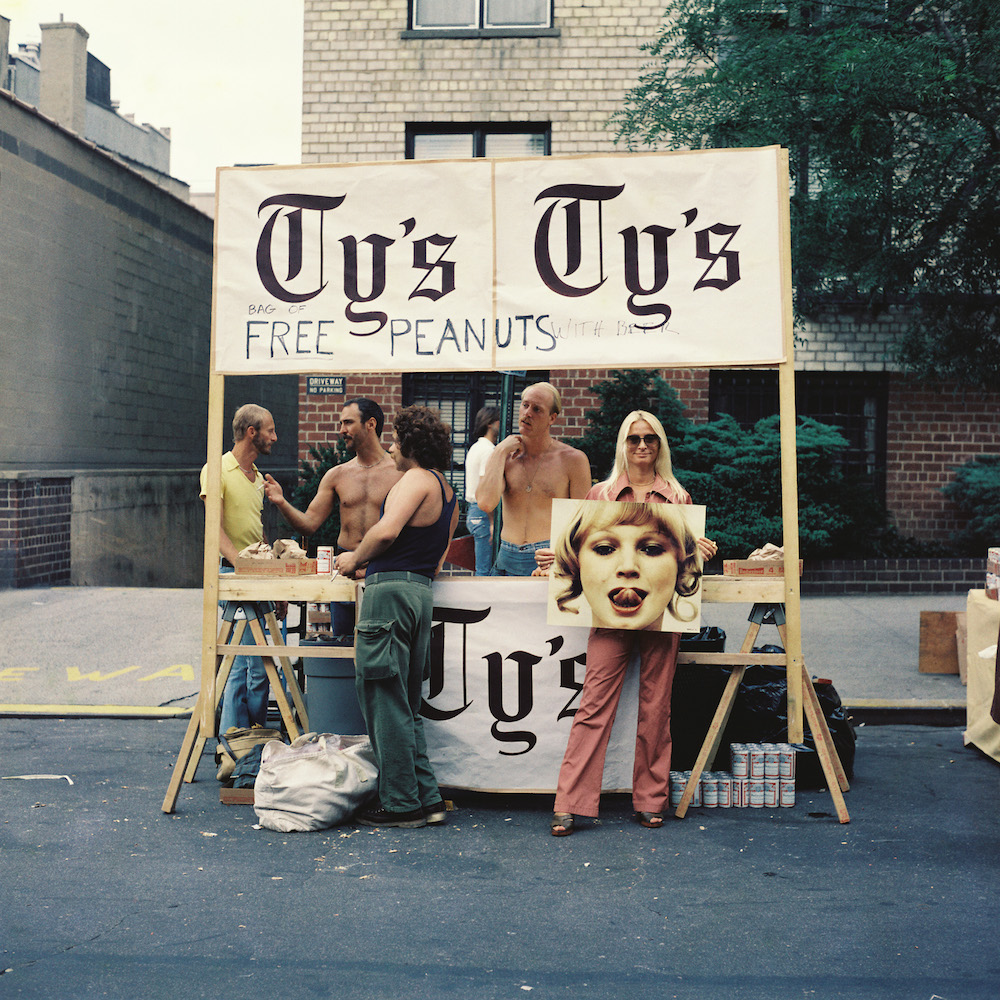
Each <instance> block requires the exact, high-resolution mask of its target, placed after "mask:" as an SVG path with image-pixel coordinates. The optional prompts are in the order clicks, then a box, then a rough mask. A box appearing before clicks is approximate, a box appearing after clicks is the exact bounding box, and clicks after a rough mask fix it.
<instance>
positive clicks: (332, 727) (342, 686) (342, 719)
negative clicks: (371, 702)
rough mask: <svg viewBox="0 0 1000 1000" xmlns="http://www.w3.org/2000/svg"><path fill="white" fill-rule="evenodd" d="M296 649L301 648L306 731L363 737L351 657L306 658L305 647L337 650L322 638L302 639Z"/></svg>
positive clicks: (365, 728) (307, 654)
mask: <svg viewBox="0 0 1000 1000" xmlns="http://www.w3.org/2000/svg"><path fill="white" fill-rule="evenodd" d="M300 645H301V646H302V647H303V650H302V668H303V670H304V671H305V675H306V691H305V696H306V710H307V711H308V712H309V728H310V729H312V731H313V732H316V733H336V734H337V735H338V736H361V735H366V734H367V733H368V727H367V726H366V725H365V719H364V716H363V715H362V714H361V706H360V705H359V704H358V693H357V691H356V689H355V687H354V659H353V657H351V658H347V657H344V658H337V657H326V656H323V657H319V656H309V653H308V647H309V646H323V647H326V648H334V647H335V646H337V643H335V642H328V641H326V640H324V639H323V638H322V637H309V638H306V639H303V640H302V641H301V643H300Z"/></svg>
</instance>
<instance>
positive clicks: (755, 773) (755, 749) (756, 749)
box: [747, 743, 764, 781]
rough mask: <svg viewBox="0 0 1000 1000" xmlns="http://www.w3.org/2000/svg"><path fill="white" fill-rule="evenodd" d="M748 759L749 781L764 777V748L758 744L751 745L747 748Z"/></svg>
mask: <svg viewBox="0 0 1000 1000" xmlns="http://www.w3.org/2000/svg"><path fill="white" fill-rule="evenodd" d="M747 753H748V756H749V758H750V780H751V781H752V780H753V779H754V778H763V777H764V748H763V747H762V746H761V745H760V744H759V743H751V744H749V746H748V747H747Z"/></svg>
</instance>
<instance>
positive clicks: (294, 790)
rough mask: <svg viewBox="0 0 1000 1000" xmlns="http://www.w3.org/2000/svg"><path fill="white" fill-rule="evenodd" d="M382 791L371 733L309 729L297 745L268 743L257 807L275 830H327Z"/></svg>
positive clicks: (257, 788)
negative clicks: (354, 733)
mask: <svg viewBox="0 0 1000 1000" xmlns="http://www.w3.org/2000/svg"><path fill="white" fill-rule="evenodd" d="M377 794H378V767H377V766H376V764H375V755H374V753H373V752H372V744H371V740H370V739H369V738H368V737H367V736H334V735H333V734H332V733H322V734H320V733H305V734H304V735H302V736H300V737H298V739H296V740H294V741H293V742H292V743H291V744H285V743H279V742H277V741H272V742H271V743H268V744H266V745H265V747H264V750H263V752H262V753H261V759H260V771H259V772H258V773H257V780H256V782H255V783H254V805H253V807H254V811H255V812H256V813H257V817H258V819H259V820H260V823H261V826H266V827H267V828H268V829H270V830H280V831H281V832H283V833H288V832H291V831H295V830H322V829H325V828H326V827H329V826H335V825H336V824H337V823H342V822H343V821H344V820H346V819H349V818H350V817H351V816H352V815H353V814H354V813H355V812H356V811H357V810H358V809H359V808H361V806H363V805H365V803H367V802H368V801H369V800H371V799H372V798H374V797H375V796H376V795H377Z"/></svg>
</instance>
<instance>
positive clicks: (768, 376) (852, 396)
mask: <svg viewBox="0 0 1000 1000" xmlns="http://www.w3.org/2000/svg"><path fill="white" fill-rule="evenodd" d="M887 406H888V379H887V376H886V375H884V374H882V373H875V372H872V373H863V372H850V373H849V372H843V373H841V372H837V373H832V372H796V373H795V410H796V413H797V414H798V416H800V417H812V418H813V419H814V420H819V421H820V422H821V423H824V424H832V425H833V426H835V427H837V428H838V429H839V430H840V432H841V434H843V435H844V437H845V438H847V442H848V446H847V450H846V451H845V453H844V456H843V460H842V465H843V469H844V471H845V472H846V473H848V474H852V475H857V476H860V477H861V478H863V479H865V480H866V481H867V482H868V483H870V484H871V486H872V488H873V489H874V491H875V495H876V496H877V497H879V498H880V499H881V500H882V501H884V500H885V468H886V413H887ZM709 411H710V412H711V414H712V416H713V417H715V416H719V415H720V414H723V413H727V414H729V415H730V416H732V417H733V419H734V420H736V422H737V423H738V424H739V425H740V426H741V427H744V428H747V429H749V428H750V427H753V425H754V424H755V423H756V422H757V421H758V420H761V419H763V418H764V417H769V416H771V415H773V414H775V413H777V412H778V376H777V373H776V372H774V371H757V370H753V369H750V370H744V371H737V370H732V371H713V372H712V374H711V380H710V382H709Z"/></svg>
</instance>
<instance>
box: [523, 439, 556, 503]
mask: <svg viewBox="0 0 1000 1000" xmlns="http://www.w3.org/2000/svg"><path fill="white" fill-rule="evenodd" d="M551 447H552V442H551V441H550V442H549V444H548V448H546V449H545V451H543V452H542V453H541V455H539V456H538V458H536V459H535V471H534V472H533V473H532V474H531V478H530V479H529V480H528V485H527V486H525V488H524V492H525V493H530V492H531V484H532V483H533V482H534V481H535V476H537V475H538V469H539V466H541V464H542V459H543V458H545V456H546V455H547V454H548V451H549V448H551Z"/></svg>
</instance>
